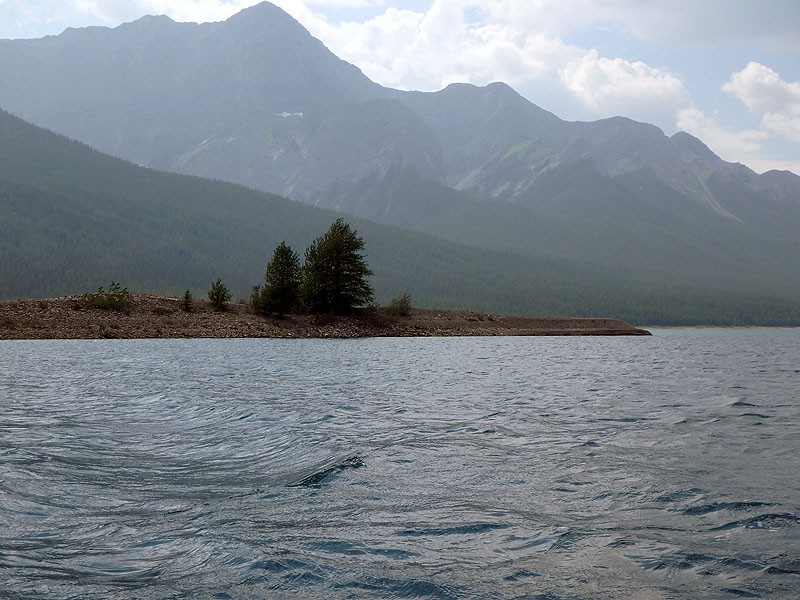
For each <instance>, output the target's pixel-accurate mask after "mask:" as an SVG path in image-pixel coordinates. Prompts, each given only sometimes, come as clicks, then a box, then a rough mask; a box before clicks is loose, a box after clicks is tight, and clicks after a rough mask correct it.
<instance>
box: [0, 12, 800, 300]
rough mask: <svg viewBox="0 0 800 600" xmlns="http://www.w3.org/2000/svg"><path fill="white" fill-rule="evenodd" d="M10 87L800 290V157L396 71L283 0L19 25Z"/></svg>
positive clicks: (301, 166) (295, 168) (588, 239)
mask: <svg viewBox="0 0 800 600" xmlns="http://www.w3.org/2000/svg"><path fill="white" fill-rule="evenodd" d="M0 107H2V108H4V109H6V110H9V111H11V112H12V113H14V114H16V115H18V116H20V117H22V118H24V119H26V120H28V121H30V122H33V123H36V124H38V125H41V126H44V127H47V128H48V129H51V130H53V131H56V132H58V133H61V134H64V135H67V136H69V137H70V138H74V139H78V140H81V141H82V142H85V143H87V144H89V145H90V146H92V147H94V148H96V149H99V150H101V151H103V152H107V153H109V154H113V155H115V156H118V157H121V158H124V159H126V160H129V161H131V162H134V163H136V164H138V165H143V166H146V167H150V168H155V169H160V170H166V171H173V172H177V173H183V174H190V175H196V176H201V177H206V178H212V179H218V180H223V181H229V182H234V183H239V184H242V185H245V186H248V187H250V188H254V189H258V190H262V191H267V192H272V193H276V194H280V195H284V196H288V197H289V198H291V199H293V200H298V201H302V202H305V203H307V204H312V205H315V206H318V207H323V208H331V209H335V210H339V211H343V212H346V213H349V214H351V215H357V216H360V217H363V218H367V219H370V220H372V221H376V222H380V223H383V224H387V225H394V226H398V227H403V228H407V229H412V230H415V231H417V232H421V233H425V234H428V235H431V236H435V237H438V238H441V239H443V240H447V241H450V242H457V243H459V244H462V245H465V246H471V247H473V248H477V249H480V250H485V251H491V252H496V253H500V254H502V255H504V256H509V255H514V256H517V257H519V258H520V259H521V260H528V259H535V260H540V261H545V262H548V264H559V265H563V266H564V267H565V268H568V269H577V270H579V271H580V272H582V273H604V274H606V276H608V277H609V278H611V279H614V278H622V279H625V280H631V279H633V280H637V281H639V282H641V283H642V284H643V285H646V286H651V285H653V284H655V283H660V284H664V285H669V286H678V287H681V286H683V287H687V288H692V289H706V290H713V291H714V293H717V292H719V293H726V294H729V295H736V294H752V295H757V296H769V297H772V298H775V299H777V300H780V299H794V298H798V297H800V265H799V264H798V261H797V260H796V257H797V256H798V255H800V235H798V232H800V177H798V176H796V175H794V174H792V173H789V172H775V171H773V172H769V173H765V174H763V175H758V174H756V173H754V172H753V171H751V170H750V169H748V168H746V167H744V166H742V165H735V164H730V163H727V162H724V161H722V160H721V159H720V158H719V157H718V156H716V155H715V154H714V153H713V152H711V150H709V149H708V148H707V147H706V146H705V145H704V144H703V143H702V141H700V140H698V139H697V138H694V137H692V136H690V135H688V134H686V133H677V134H675V135H673V136H666V135H664V133H663V132H662V131H661V130H659V129H658V128H656V127H654V126H652V125H648V124H644V123H638V122H635V121H631V120H630V119H626V118H623V117H616V118H612V119H604V120H601V121H596V122H589V123H582V122H567V121H563V120H561V119H559V118H558V117H557V116H556V115H553V114H552V113H549V112H547V111H545V110H543V109H541V108H539V107H537V106H535V105H534V104H532V103H531V102H529V101H528V100H526V99H525V98H523V97H522V96H520V95H519V94H517V93H516V92H515V91H514V90H513V89H511V88H510V87H509V86H507V85H505V84H502V83H494V84H491V85H488V86H485V87H476V86H472V85H467V84H454V85H451V86H448V87H447V88H445V89H444V90H441V91H438V92H434V93H422V92H406V91H399V90H392V89H389V88H384V87H382V86H380V85H377V84H375V83H374V82H372V81H370V80H369V79H368V78H367V77H365V76H364V75H363V74H362V73H361V72H360V71H359V70H358V69H357V68H356V67H355V66H353V65H350V64H348V63H346V62H344V61H342V60H340V59H338V58H337V57H336V56H334V55H333V54H332V53H331V52H330V51H328V50H327V49H326V48H325V47H324V46H323V45H322V43H321V42H319V41H318V40H316V39H314V38H313V37H312V36H311V35H310V34H309V33H308V32H307V31H306V30H305V29H303V28H302V27H301V26H300V25H299V24H298V23H297V22H296V21H295V20H294V19H292V18H291V17H290V16H288V15H287V14H286V13H284V12H283V11H281V10H280V9H278V8H276V7H275V6H273V5H271V4H269V3H266V2H265V3H262V4H259V5H256V6H253V7H251V8H249V9H246V10H244V11H242V12H241V13H239V14H237V15H235V16H234V17H231V18H230V19H228V20H227V21H224V22H220V23H207V24H201V25H197V24H187V23H175V22H174V21H172V20H170V19H169V18H167V17H144V18H142V19H140V20H138V21H135V22H133V23H127V24H124V25H121V26H119V27H117V28H114V29H107V28H98V27H92V28H86V29H77V30H75V29H68V30H66V31H65V32H64V33H62V34H61V35H59V36H50V37H46V38H42V39H38V40H0Z"/></svg>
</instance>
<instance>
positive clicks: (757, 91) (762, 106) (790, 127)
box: [722, 62, 800, 142]
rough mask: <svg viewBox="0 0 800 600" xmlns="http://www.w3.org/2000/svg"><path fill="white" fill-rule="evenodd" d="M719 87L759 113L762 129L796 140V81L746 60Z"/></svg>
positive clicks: (799, 127)
mask: <svg viewBox="0 0 800 600" xmlns="http://www.w3.org/2000/svg"><path fill="white" fill-rule="evenodd" d="M722 89H723V90H724V91H726V92H728V93H729V94H732V95H733V96H735V97H736V98H738V99H739V100H741V101H742V102H743V103H744V105H745V106H747V108H748V109H749V110H750V111H751V112H752V113H754V114H757V115H759V116H760V117H761V125H762V127H764V128H765V129H766V130H768V131H770V132H772V133H773V134H775V135H778V136H780V137H783V138H785V139H787V140H789V141H792V142H800V82H793V83H787V82H786V81H783V80H782V79H781V78H780V76H779V75H778V74H777V73H776V72H775V71H773V70H772V69H770V68H769V67H766V66H764V65H762V64H760V63H757V62H750V63H748V65H747V66H746V67H745V68H744V69H742V70H741V71H738V72H736V73H734V74H733V75H731V78H730V80H729V81H728V82H727V83H726V84H725V85H723V86H722Z"/></svg>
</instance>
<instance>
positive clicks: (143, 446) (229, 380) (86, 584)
mask: <svg viewBox="0 0 800 600" xmlns="http://www.w3.org/2000/svg"><path fill="white" fill-rule="evenodd" d="M0 366H1V368H0V581H2V582H4V583H3V585H4V588H3V593H2V594H0V595H2V596H3V597H4V598H26V599H27V598H107V597H115V598H260V597H265V598H266V597H269V598H276V597H277V598H280V597H296V596H303V597H309V598H337V597H338V598H352V597H407V598H408V597H411V598H464V597H484V598H491V597H497V598H500V597H502V598H509V597H510V598H513V597H519V598H523V597H526V598H528V597H534V598H535V597H541V598H552V599H556V598H563V599H567V598H569V599H575V598H579V599H584V598H585V599H589V598H609V599H610V598H619V597H630V598H665V599H667V598H669V599H676V598H697V597H704V598H738V597H755V598H795V597H798V595H800V467H799V466H798V465H799V464H800V463H799V462H798V456H800V401H799V400H798V390H800V331H798V330H674V331H673V330H657V331H656V332H655V335H654V336H653V337H643V338H433V339H409V338H401V339H365V340H144V341H141V340H140V341H117V340H113V341H112V340H108V341H105V340H104V341H46V342H42V341H38V342H37V341H16V342H2V343H0Z"/></svg>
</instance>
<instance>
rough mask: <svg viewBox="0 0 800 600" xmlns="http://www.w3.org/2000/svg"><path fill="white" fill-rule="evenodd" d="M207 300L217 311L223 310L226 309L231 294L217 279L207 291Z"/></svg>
mask: <svg viewBox="0 0 800 600" xmlns="http://www.w3.org/2000/svg"><path fill="white" fill-rule="evenodd" d="M208 299H209V300H211V304H212V305H213V306H214V308H216V309H217V310H225V309H226V308H227V307H228V302H230V301H231V293H230V291H229V290H228V287H227V286H226V285H225V284H224V283H222V281H221V280H219V279H217V280H216V281H215V282H214V283H212V284H211V289H209V290H208Z"/></svg>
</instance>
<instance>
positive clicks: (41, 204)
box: [0, 112, 800, 324]
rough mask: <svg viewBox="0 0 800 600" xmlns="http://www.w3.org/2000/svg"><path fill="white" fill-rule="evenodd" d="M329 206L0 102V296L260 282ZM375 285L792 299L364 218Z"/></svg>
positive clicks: (664, 306)
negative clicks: (631, 273) (139, 161)
mask: <svg viewBox="0 0 800 600" xmlns="http://www.w3.org/2000/svg"><path fill="white" fill-rule="evenodd" d="M337 216H338V215H337V214H336V213H333V212H330V211H326V210H322V209H318V208H314V207H311V206H308V205H305V204H301V203H297V202H292V201H290V200H286V199H284V198H280V197H278V196H275V195H272V194H267V193H261V192H256V191H254V190H250V189H247V188H244V187H241V186H238V185H233V184H228V183H222V182H216V181H208V180H203V179H199V178H196V177H188V176H183V175H176V174H170V173H161V172H158V171H153V170H151V169H147V168H142V167H138V166H136V165H133V164H130V163H127V162H125V161H122V160H119V159H116V158H112V157H109V156H106V155H103V154H100V153H98V152H96V151H94V150H92V149H90V148H89V147H87V146H85V145H83V144H81V143H78V142H75V141H71V140H69V139H67V138H65V137H63V136H58V135H55V134H53V133H51V132H48V131H46V130H44V129H41V128H38V127H34V126H32V125H30V124H28V123H25V122H24V121H22V120H20V119H17V118H16V117H13V116H12V115H10V114H8V113H5V112H0V222H2V223H3V235H2V236H1V237H0V298H2V299H13V298H23V297H50V296H55V295H61V294H69V293H82V292H85V291H89V290H94V289H96V288H97V287H99V286H101V285H107V284H108V283H109V282H110V281H112V280H114V281H119V282H121V283H122V284H123V285H125V286H127V287H129V288H130V289H132V290H135V291H147V292H161V293H172V294H180V293H182V292H183V291H184V290H185V289H186V288H189V289H191V290H192V291H193V293H194V294H195V295H196V296H198V297H201V296H203V295H204V294H205V292H206V290H207V289H208V287H209V286H210V284H211V282H212V281H214V280H215V279H216V278H218V277H220V278H222V279H223V280H224V281H225V282H226V283H227V284H228V286H229V287H230V289H231V291H232V292H233V293H234V295H235V297H237V296H241V297H247V296H248V294H249V292H250V288H251V286H252V285H255V284H259V283H262V282H263V275H264V268H265V265H266V262H267V261H268V260H269V258H270V256H271V255H272V251H273V249H274V248H275V247H276V246H277V245H278V244H279V243H280V242H281V241H283V240H285V241H286V242H287V244H289V245H291V246H292V247H294V248H295V249H296V250H298V251H300V252H302V251H303V250H304V248H305V247H306V246H307V245H308V244H310V243H311V241H312V240H313V239H314V238H316V237H317V236H318V235H320V233H322V232H324V231H325V230H326V229H327V228H328V226H329V225H330V223H331V222H333V221H334V220H335V219H336V218H337ZM351 222H352V224H353V226H354V227H355V228H356V229H357V231H358V233H359V235H361V236H363V238H364V239H365V241H366V249H365V255H366V258H367V260H368V262H369V264H370V267H371V268H372V270H373V271H374V274H375V275H374V277H373V279H372V282H373V284H374V288H375V291H376V297H377V299H378V300H379V301H381V302H386V301H387V300H388V299H389V298H391V297H394V296H396V295H398V294H399V293H402V292H406V291H407V292H409V293H410V294H411V296H412V300H413V301H414V303H415V304H417V305H420V306H429V307H440V308H469V309H473V310H486V311H489V310H491V311H495V312H511V313H517V314H539V315H566V316H592V315H613V316H615V317H619V318H624V319H627V320H630V321H632V322H636V323H648V324H656V323H666V324H669V323H685V324H691V323H740V324H749V323H764V324H787V323H800V303H798V302H795V301H792V300H786V299H779V298H771V297H768V296H764V297H760V296H758V295H743V294H731V293H728V292H724V291H719V290H715V289H713V288H709V289H704V288H702V287H694V288H690V287H685V286H683V287H681V286H672V285H668V284H659V283H658V282H656V281H655V280H649V281H648V280H644V279H636V278H633V277H627V278H626V277H620V276H618V275H611V274H609V273H607V272H604V271H602V270H595V269H590V268H582V267H578V266H570V265H567V264H565V263H563V262H559V261H557V260H549V259H534V258H531V257H526V256H523V255H521V254H514V253H510V252H500V251H491V250H484V249H479V248H475V247H470V246H467V245H464V244H456V243H451V242H446V241H442V240H438V239H435V238H433V237H430V236H427V235H423V234H419V233H413V232H409V231H405V230H401V229H397V228H393V227H388V226H382V225H378V224H375V223H372V222H369V221H363V220H358V219H352V220H351Z"/></svg>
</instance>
